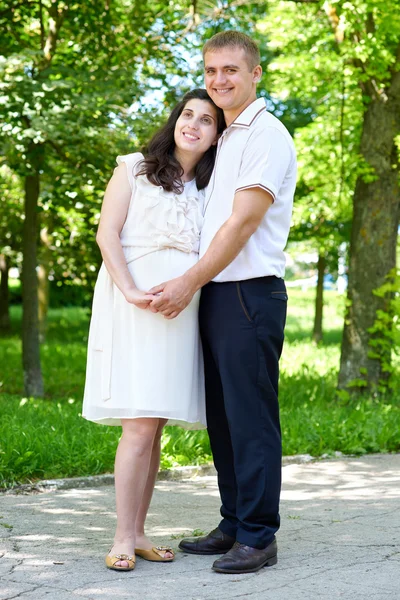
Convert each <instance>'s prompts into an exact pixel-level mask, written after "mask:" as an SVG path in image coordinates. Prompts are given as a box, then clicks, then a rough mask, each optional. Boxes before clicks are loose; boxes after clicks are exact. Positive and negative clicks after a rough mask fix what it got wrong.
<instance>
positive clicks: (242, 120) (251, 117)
mask: <svg viewBox="0 0 400 600" xmlns="http://www.w3.org/2000/svg"><path fill="white" fill-rule="evenodd" d="M266 110H267V107H266V105H265V100H264V98H257V100H254V102H252V103H251V104H249V106H247V107H246V108H245V109H244V110H243V111H242V112H241V113H240V114H239V115H238V116H237V117H236V119H235V120H234V121H233V123H231V124H230V126H229V127H228V128H227V129H229V128H230V127H243V128H244V129H249V127H250V126H251V125H252V123H254V121H255V120H256V119H257V117H258V116H259V115H261V113H263V112H265V111H266ZM225 131H226V130H225Z"/></svg>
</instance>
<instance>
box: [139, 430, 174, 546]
mask: <svg viewBox="0 0 400 600" xmlns="http://www.w3.org/2000/svg"><path fill="white" fill-rule="evenodd" d="M158 422H159V426H158V428H157V432H156V435H155V437H154V442H153V448H152V453H151V461H150V468H149V475H148V477H147V482H146V487H145V489H144V492H143V496H142V502H141V503H140V507H139V510H138V513H137V517H136V547H137V548H141V549H142V550H150V549H151V548H152V547H153V546H154V544H153V543H152V542H151V541H150V540H149V539H148V538H147V537H146V535H145V533H144V524H145V521H146V517H147V512H148V510H149V506H150V502H151V498H152V495H153V491H154V485H155V482H156V480H157V473H158V469H159V467H160V453H161V435H162V431H163V428H164V426H165V424H166V422H167V419H159V420H158ZM164 556H165V558H172V554H170V553H169V552H166V553H165V554H164Z"/></svg>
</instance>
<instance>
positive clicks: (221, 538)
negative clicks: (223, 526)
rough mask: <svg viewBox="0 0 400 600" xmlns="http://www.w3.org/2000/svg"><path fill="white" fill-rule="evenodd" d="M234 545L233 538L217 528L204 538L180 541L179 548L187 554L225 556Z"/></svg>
mask: <svg viewBox="0 0 400 600" xmlns="http://www.w3.org/2000/svg"><path fill="white" fill-rule="evenodd" d="M234 543H235V538H233V537H231V536H230V535H226V534H225V533H222V531H221V530H220V529H219V527H217V528H216V529H213V531H210V533H209V534H208V535H206V536H204V537H198V538H193V539H191V540H182V541H181V543H180V544H179V548H180V549H181V550H183V551H184V552H187V553H188V554H225V552H228V550H230V549H231V548H232V546H233V544H234Z"/></svg>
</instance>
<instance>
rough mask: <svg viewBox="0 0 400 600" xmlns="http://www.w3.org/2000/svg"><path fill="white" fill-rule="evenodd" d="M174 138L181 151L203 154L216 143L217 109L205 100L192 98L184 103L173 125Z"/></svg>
mask: <svg viewBox="0 0 400 600" xmlns="http://www.w3.org/2000/svg"><path fill="white" fill-rule="evenodd" d="M174 139H175V144H176V147H177V148H179V150H180V151H181V152H193V153H195V154H198V155H199V156H201V155H203V154H204V153H205V152H207V150H208V149H209V147H210V146H212V145H213V144H216V143H217V139H218V138H217V111H216V108H215V106H213V105H212V104H211V103H210V102H208V101H207V100H199V99H198V98H193V99H192V100H189V101H188V102H187V103H186V104H185V108H184V109H183V111H182V113H181V115H180V117H179V119H178V120H177V122H176V125H175V133H174Z"/></svg>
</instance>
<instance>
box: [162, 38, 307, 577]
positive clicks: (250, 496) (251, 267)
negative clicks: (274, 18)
mask: <svg viewBox="0 0 400 600" xmlns="http://www.w3.org/2000/svg"><path fill="white" fill-rule="evenodd" d="M203 57H204V68H205V83H206V87H207V91H208V93H209V95H210V96H211V98H212V99H213V100H214V102H215V103H216V104H217V105H218V106H219V107H221V108H222V109H223V111H224V115H225V120H226V123H227V129H226V130H225V131H224V132H223V134H222V136H221V138H220V140H219V143H218V151H217V159H216V165H215V169H214V173H213V176H212V178H211V181H210V184H209V187H208V191H207V194H206V200H205V209H204V210H205V213H204V225H203V229H202V236H201V246H200V260H199V262H198V263H197V265H196V266H194V267H193V268H192V269H190V270H189V271H187V272H186V273H185V275H183V276H182V277H179V278H177V279H174V280H172V281H170V282H167V283H165V284H162V285H160V286H157V287H156V288H153V289H152V290H150V291H151V292H152V293H156V292H161V291H162V292H163V293H162V294H161V295H160V297H159V298H158V299H157V300H155V301H153V303H152V305H153V309H154V310H155V309H157V310H158V311H160V312H161V313H162V314H163V315H164V316H165V317H166V318H174V317H176V316H177V315H178V314H179V313H180V311H181V310H183V309H184V308H185V307H186V306H187V304H188V303H189V301H190V299H191V298H192V296H193V294H194V293H195V292H196V291H197V290H198V289H200V288H203V289H202V294H201V303H200V329H201V335H202V342H203V349H204V362H205V377H206V406H207V423H208V431H209V436H210V442H211V448H212V452H213V456H214V462H215V466H216V469H217V472H218V485H219V490H220V494H221V500H222V506H221V515H222V521H221V522H220V524H219V526H218V527H217V528H216V529H215V530H214V531H212V532H211V533H210V534H208V535H207V536H205V537H203V538H197V539H195V540H182V542H181V543H180V545H179V546H180V548H181V549H182V550H184V551H186V552H189V553H193V554H210V555H211V554H225V555H224V556H222V557H221V558H219V559H218V560H216V561H215V562H214V565H213V569H214V570H215V571H218V572H222V573H249V572H254V571H258V570H259V569H260V568H262V567H263V566H270V565H273V564H275V563H276V562H277V545H276V540H275V533H276V532H277V530H278V528H279V495H280V487H281V434H280V424H279V407H278V361H279V358H280V355H281V351H282V345H283V330H284V326H285V319H286V304H287V295H286V289H285V284H284V281H283V279H282V277H283V275H284V267H285V258H284V254H283V249H284V247H285V245H286V242H287V237H288V233H289V226H290V218H291V211H292V204H293V194H294V189H295V180H296V156H295V150H294V145H293V141H292V139H291V137H290V135H289V133H288V132H287V130H286V129H285V127H284V126H283V125H282V124H281V123H280V121H278V119H276V118H275V117H274V116H273V115H271V114H270V113H268V112H267V110H266V106H265V102H264V100H263V99H262V98H261V99H257V97H256V85H257V82H258V81H259V80H260V79H261V74H262V70H261V67H260V65H259V61H260V55H259V51H258V48H257V46H256V44H255V43H254V42H253V41H252V40H251V38H249V37H248V36H246V35H244V34H242V33H238V32H233V31H226V32H221V33H218V34H216V35H215V36H213V37H212V38H211V39H210V40H209V41H208V42H207V43H206V44H205V46H204V49H203Z"/></svg>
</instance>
